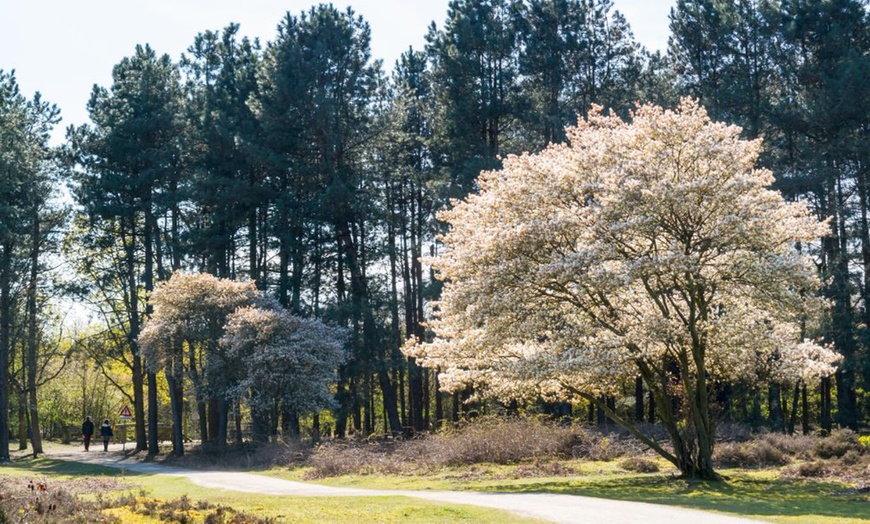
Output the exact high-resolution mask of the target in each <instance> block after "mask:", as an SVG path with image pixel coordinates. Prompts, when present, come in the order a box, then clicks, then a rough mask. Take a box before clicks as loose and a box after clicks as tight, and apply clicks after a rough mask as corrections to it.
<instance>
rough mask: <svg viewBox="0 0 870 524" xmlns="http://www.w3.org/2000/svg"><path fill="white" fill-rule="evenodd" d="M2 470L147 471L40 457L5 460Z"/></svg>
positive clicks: (104, 474) (102, 474) (99, 474)
mask: <svg viewBox="0 0 870 524" xmlns="http://www.w3.org/2000/svg"><path fill="white" fill-rule="evenodd" d="M119 460H120V458H119ZM4 470H6V472H9V471H10V470H17V471H18V472H19V473H27V474H33V475H46V476H49V475H50V476H66V477H83V476H88V477H120V476H125V477H132V476H138V475H147V473H139V472H136V471H131V470H129V469H126V468H118V467H110V466H102V465H99V464H87V463H82V462H72V461H66V460H57V459H51V458H42V457H40V458H32V457H28V458H22V459H18V460H15V461H13V462H7V463H5V464H0V474H3V473H4Z"/></svg>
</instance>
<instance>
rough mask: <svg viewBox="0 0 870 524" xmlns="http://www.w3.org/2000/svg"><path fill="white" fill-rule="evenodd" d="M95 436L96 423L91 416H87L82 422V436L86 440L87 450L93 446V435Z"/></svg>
mask: <svg viewBox="0 0 870 524" xmlns="http://www.w3.org/2000/svg"><path fill="white" fill-rule="evenodd" d="M93 436H94V423H93V422H91V417H85V422H84V423H83V424H82V438H83V439H84V441H85V451H88V450H89V448H90V447H91V437H93Z"/></svg>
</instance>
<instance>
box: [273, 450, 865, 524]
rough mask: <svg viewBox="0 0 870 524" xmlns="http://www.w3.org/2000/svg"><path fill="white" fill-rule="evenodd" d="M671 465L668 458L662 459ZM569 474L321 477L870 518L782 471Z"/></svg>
mask: <svg viewBox="0 0 870 524" xmlns="http://www.w3.org/2000/svg"><path fill="white" fill-rule="evenodd" d="M659 465H660V466H661V467H663V469H664V467H665V463H664V462H662V463H660V464H659ZM567 466H568V467H572V468H573V469H575V470H576V472H577V473H576V474H574V475H571V476H567V477H565V476H552V477H546V476H545V477H525V478H514V477H518V476H519V474H518V473H517V471H516V470H517V468H518V467H522V466H503V465H496V464H484V465H477V466H470V467H463V468H449V469H445V470H443V471H440V472H438V473H432V474H426V475H345V476H340V477H332V478H326V479H320V480H318V481H317V482H318V483H319V484H325V485H330V486H341V487H357V488H371V489H408V490H475V491H492V492H503V493H557V494H564V495H581V496H587V497H599V498H606V499H614V500H630V501H636V502H648V503H653V504H665V505H670V506H680V507H685V508H692V509H700V510H708V511H715V512H720V513H728V514H732V515H739V516H743V517H748V518H753V519H758V520H764V521H769V522H777V523H783V524H789V523H797V522H800V523H818V524H834V523H837V524H841V523H842V524H857V523H868V522H870V504H868V502H870V496H868V494H867V493H863V492H859V491H858V490H855V489H853V488H851V487H850V486H848V485H846V484H843V483H840V482H833V481H818V480H800V479H798V480H792V479H783V478H782V476H781V469H779V468H769V469H763V470H752V471H749V470H736V469H730V470H729V469H726V470H722V473H723V474H724V475H725V476H726V478H727V480H726V481H725V482H702V481H686V480H681V479H678V478H676V477H675V475H676V471H675V470H673V469H669V470H665V471H664V472H661V473H649V474H641V473H627V472H625V471H623V470H621V468H620V467H619V465H618V463H616V462H583V461H572V462H568V464H567ZM270 474H271V475H274V476H278V477H282V478H288V479H293V480H299V479H300V478H302V477H304V474H305V471H304V470H298V469H297V470H283V471H282V470H273V471H271V472H270Z"/></svg>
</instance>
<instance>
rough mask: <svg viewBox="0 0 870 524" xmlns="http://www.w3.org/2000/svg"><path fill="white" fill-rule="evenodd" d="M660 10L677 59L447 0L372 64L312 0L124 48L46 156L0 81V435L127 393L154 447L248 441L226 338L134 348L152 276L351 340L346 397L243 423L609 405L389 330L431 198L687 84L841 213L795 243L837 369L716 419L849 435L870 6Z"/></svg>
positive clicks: (865, 258) (862, 348)
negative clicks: (560, 397) (257, 32)
mask: <svg viewBox="0 0 870 524" xmlns="http://www.w3.org/2000/svg"><path fill="white" fill-rule="evenodd" d="M670 20H671V22H670V29H671V32H672V36H671V38H670V41H669V47H668V50H667V53H664V54H662V53H659V52H655V53H651V52H649V51H648V50H646V49H644V48H643V47H642V46H641V45H639V44H638V43H637V42H636V41H635V40H634V38H633V35H632V31H631V28H630V27H629V25H628V23H627V22H626V20H625V19H624V18H623V17H622V15H620V14H619V13H618V12H617V11H616V10H614V8H613V6H612V2H611V1H610V0H522V1H521V0H453V1H452V2H451V3H450V6H449V9H448V12H447V13H446V16H445V19H444V20H442V21H436V22H437V23H433V24H432V26H431V27H430V29H429V32H428V34H427V36H426V42H427V43H426V46H425V49H422V50H413V49H409V50H408V51H407V52H406V53H405V54H403V55H402V57H401V58H400V60H399V61H398V62H397V63H396V64H382V63H381V62H380V61H379V60H377V59H376V57H372V56H371V54H370V49H369V39H370V33H369V27H368V25H367V24H366V22H365V20H363V19H362V18H360V17H359V16H358V15H356V14H355V13H354V12H353V11H352V10H351V9H345V10H341V9H339V8H336V7H333V6H332V5H319V6H316V7H312V8H311V9H310V10H309V11H306V12H303V13H288V14H287V16H286V17H285V18H284V19H283V20H281V21H277V22H279V23H278V30H277V34H276V35H275V36H274V38H273V39H272V40H270V41H268V42H259V41H256V40H250V39H248V38H245V37H244V36H243V34H242V32H241V31H243V28H240V27H239V26H238V25H235V24H230V25H228V26H227V27H226V28H224V29H220V30H209V31H204V32H203V33H200V34H199V35H195V36H192V38H191V45H190V47H189V49H188V51H187V52H186V53H185V54H184V55H183V56H181V57H175V58H173V57H169V56H167V55H162V54H160V50H155V49H151V48H150V47H149V46H148V45H147V44H143V45H142V46H139V47H137V48H136V49H135V50H131V51H132V54H131V55H130V56H128V57H127V58H125V59H123V60H122V61H121V62H120V63H118V64H117V65H116V66H115V67H114V69H113V72H112V78H113V82H112V84H111V85H108V86H95V87H94V89H93V92H92V95H91V98H90V101H89V102H88V110H89V112H90V118H91V122H90V123H88V124H86V125H83V126H81V127H70V128H68V129H67V134H66V141H65V143H63V144H62V145H61V146H58V147H55V146H53V145H51V143H50V133H51V131H52V129H53V127H54V126H57V125H58V123H59V118H60V115H59V112H58V110H57V109H56V108H55V107H54V106H53V105H51V103H50V102H47V101H45V100H42V99H41V98H39V96H38V95H37V96H34V97H32V98H27V97H25V96H24V95H22V94H21V93H20V92H19V89H18V86H17V82H16V78H15V75H14V72H9V71H6V72H0V195H2V197H0V368H2V369H4V370H5V373H0V460H3V459H8V458H9V447H10V439H17V440H18V443H17V445H19V446H20V447H22V448H24V447H27V446H28V440H29V441H30V442H29V445H30V446H32V449H33V451H34V453H38V452H40V451H41V441H40V439H41V436H42V435H49V436H60V435H61V433H62V432H63V428H64V427H68V426H76V425H78V424H80V423H81V420H82V419H83V417H84V416H85V415H92V416H96V417H99V418H103V417H104V416H109V417H112V415H113V414H114V413H117V409H118V407H119V406H120V405H121V404H129V405H130V406H131V407H133V408H134V415H135V416H134V419H135V423H136V424H135V426H136V428H135V440H136V446H137V448H138V449H142V450H145V449H148V450H149V451H150V452H157V432H158V426H157V424H158V423H159V424H168V423H170V422H171V421H173V420H177V421H181V424H184V425H187V430H186V431H187V433H188V434H189V436H193V437H194V438H198V437H199V436H200V435H201V436H202V438H203V440H206V441H211V442H213V443H214V444H216V445H225V444H226V443H227V442H228V441H231V440H241V439H242V438H243V437H244V434H245V428H247V426H248V424H249V423H250V422H251V413H252V407H251V403H250V398H246V397H244V396H243V395H239V394H235V395H230V394H228V393H227V391H228V390H227V389H226V388H223V389H222V388H221V387H219V385H220V384H221V381H222V380H224V379H225V378H226V377H225V375H226V374H227V373H229V371H228V370H231V371H233V372H241V371H240V369H241V368H236V367H233V365H232V363H231V362H230V361H229V360H228V358H229V357H228V355H227V354H226V353H225V352H223V350H222V349H221V346H220V345H219V344H216V343H214V342H215V341H216V340H218V339H219V338H220V336H218V335H220V333H217V334H215V333H212V336H211V338H207V337H206V338H203V339H202V341H201V343H197V344H188V346H186V347H187V349H188V350H189V351H186V352H185V353H179V355H183V357H179V358H177V359H175V360H174V361H173V362H171V363H169V364H166V362H163V363H160V362H158V361H157V360H155V359H153V358H148V356H147V354H146V352H144V351H143V348H142V347H140V333H142V331H143V328H147V325H148V322H149V319H150V317H151V315H152V312H153V305H152V303H151V298H152V296H153V295H152V293H153V292H154V290H155V288H156V287H157V286H158V283H161V282H166V281H168V280H169V279H170V277H171V276H172V275H173V273H175V272H177V271H182V272H185V273H207V274H210V275H213V276H214V277H218V278H219V279H230V280H234V281H242V282H250V283H253V285H254V287H255V288H256V289H257V290H259V291H260V292H261V296H262V297H267V298H270V299H272V300H274V301H277V303H279V304H280V306H282V307H283V308H284V309H286V310H287V311H289V312H290V313H292V314H293V315H294V318H297V317H303V318H311V319H320V320H322V321H323V322H325V323H326V324H331V325H333V326H342V327H343V328H345V329H346V331H347V336H346V340H347V341H346V344H345V348H346V351H347V358H346V359H345V360H343V363H342V364H341V365H340V366H339V367H338V369H337V374H336V376H335V379H334V381H332V383H331V384H330V385H329V387H330V388H331V392H332V395H331V397H332V398H331V399H325V400H324V402H321V403H305V402H302V403H296V402H292V401H291V400H290V397H288V396H284V397H280V396H279V397H276V398H275V399H274V400H273V401H272V402H271V403H270V405H269V406H268V409H266V408H263V407H262V406H261V407H259V408H258V409H259V411H258V412H259V414H260V416H258V417H254V418H255V419H257V420H255V421H254V422H256V424H254V425H255V426H256V427H255V435H254V436H255V438H260V439H262V438H269V435H270V434H275V433H278V432H281V433H282V434H284V435H305V436H306V437H307V438H319V437H320V436H322V435H332V436H334V437H335V438H343V437H345V436H347V435H350V434H357V435H360V434H361V435H371V434H392V435H396V436H398V435H410V434H412V433H414V432H419V431H425V430H430V429H434V428H437V427H439V426H441V425H442V424H444V423H446V422H449V421H456V420H459V419H460V418H463V417H470V416H474V415H476V414H480V413H489V412H516V411H533V412H544V413H548V414H552V415H554V416H572V417H574V418H575V419H576V420H578V421H580V420H584V421H585V420H588V421H590V422H598V423H605V422H606V421H605V419H606V417H605V416H604V413H603V411H602V410H600V409H598V410H595V409H593V408H592V404H589V403H586V402H583V401H581V402H578V403H576V404H574V405H566V404H550V403H546V402H522V403H510V404H499V403H495V402H479V401H478V402H466V400H467V399H468V398H469V396H470V395H472V393H473V392H472V391H470V390H465V391H459V392H455V393H444V392H440V391H439V389H440V388H439V383H438V377H437V371H438V370H436V369H426V368H422V367H420V366H418V365H417V364H416V363H415V360H414V359H413V358H409V357H406V356H405V355H404V354H403V353H402V352H401V348H402V346H403V344H404V343H405V341H406V340H407V339H408V338H412V337H417V338H419V339H426V338H427V337H429V336H431V334H430V333H428V332H427V327H426V321H427V320H429V319H430V318H431V312H432V307H433V305H432V304H433V301H435V300H437V299H438V297H439V293H440V283H439V281H438V280H437V279H436V278H435V275H434V274H433V270H431V269H430V266H429V264H428V263H427V262H426V259H425V257H429V256H433V255H437V254H438V250H439V242H438V240H437V237H438V235H439V234H440V233H443V232H444V229H445V226H444V224H442V223H441V222H439V220H438V219H437V217H436V212H438V211H439V210H442V209H445V208H447V207H449V206H450V203H451V199H461V198H463V197H465V196H466V195H468V194H470V193H473V192H475V191H476V187H475V183H476V182H475V181H476V178H477V176H478V174H479V173H480V172H481V170H490V169H496V168H499V167H500V165H501V159H502V158H504V157H505V156H507V155H510V154H514V153H521V152H526V151H528V152H536V151H540V150H541V149H543V148H544V147H545V146H546V145H547V144H549V143H551V142H559V141H563V140H564V139H565V134H564V129H565V127H566V126H568V125H571V124H574V123H576V122H577V118H578V116H579V118H583V117H584V116H586V115H588V114H589V113H588V112H589V110H590V107H591V106H592V104H597V105H600V106H603V107H604V108H605V110H607V111H612V112H614V113H616V114H618V115H621V116H623V117H626V118H630V112H631V110H632V108H633V107H634V104H635V103H636V102H647V101H650V102H654V103H656V104H659V105H662V106H665V107H673V106H675V105H676V104H677V103H678V100H679V99H680V97H681V96H691V97H694V98H696V99H697V100H698V101H699V102H700V104H701V105H703V106H704V107H705V108H706V109H707V111H708V112H709V114H710V116H711V117H712V118H713V119H714V120H719V121H725V122H729V123H733V124H736V125H739V126H741V127H742V128H743V136H744V137H746V138H758V137H761V138H763V140H764V152H763V154H762V157H761V163H762V165H763V166H764V167H767V168H769V169H771V170H772V171H773V172H774V174H775V176H776V178H777V187H778V189H780V190H781V191H782V192H783V194H784V195H785V196H786V198H788V199H789V200H795V201H804V202H807V203H808V204H809V205H810V206H811V208H812V209H813V211H814V213H815V214H816V215H817V217H818V218H819V219H825V220H828V221H829V224H830V231H831V233H830V234H829V235H828V236H825V237H823V238H820V239H819V240H818V241H817V242H813V243H809V244H807V245H804V246H801V249H803V250H806V251H807V252H809V253H811V254H812V256H813V257H814V258H815V261H816V264H817V267H818V271H819V273H820V276H821V278H822V282H823V286H822V289H823V291H822V292H823V295H824V297H826V298H827V299H828V300H829V303H830V309H829V311H828V314H827V316H826V318H825V319H824V321H823V322H822V327H821V328H820V331H819V332H817V333H816V332H812V333H807V336H808V337H814V338H818V339H820V340H822V341H824V342H827V343H829V344H831V345H832V346H833V347H834V348H835V349H836V350H837V351H838V352H839V353H840V354H841V355H842V356H843V361H842V363H841V364H840V366H839V368H838V371H837V373H836V375H834V376H833V377H831V378H824V379H821V380H820V381H817V382H816V383H798V384H788V385H786V384H779V383H777V382H776V381H775V380H768V381H762V382H752V383H735V384H720V385H718V386H717V387H715V388H713V393H712V394H713V395H715V404H716V406H717V420H719V421H731V422H738V423H746V424H750V425H752V426H753V427H767V428H769V429H773V430H777V431H787V432H794V431H803V432H810V431H815V430H821V431H829V430H831V429H832V428H834V427H835V426H840V427H849V428H853V429H854V428H858V427H860V426H861V425H862V424H864V423H865V421H866V420H867V417H868V415H870V413H868V408H870V403H868V399H867V396H866V393H865V390H866V388H867V381H868V379H870V356H868V351H867V350H868V345H870V332H868V325H870V302H868V300H870V219H868V208H870V202H868V199H870V196H868V195H870V149H868V147H870V146H868V144H870V142H868V140H867V136H866V134H867V132H868V129H870V127H868V126H870V81H868V80H870V25H868V24H870V17H868V12H867V9H866V7H865V2H863V1H861V0H800V1H797V0H794V1H793V0H735V1H734V2H720V1H717V0H678V1H677V3H676V6H675V7H674V9H673V11H672V13H671V17H670ZM10 65H14V64H10ZM70 303H81V304H86V305H87V307H88V308H90V309H91V310H92V311H93V312H94V314H93V315H92V317H91V318H92V325H90V326H88V327H87V328H81V327H80V328H77V329H73V328H71V327H70V326H69V323H64V313H65V311H64V309H65V308H68V307H69V306H68V304H70ZM194 303H195V302H194ZM58 304H66V305H65V306H59V305H58ZM209 341H211V342H209ZM179 351H181V350H179ZM339 361H342V360H341V359H336V360H335V362H339ZM250 373H252V371H250ZM245 378H246V377H238V380H239V381H242V382H239V383H246V384H257V383H256V382H244V380H243V379H245ZM258 380H259V379H258ZM264 380H266V378H264ZM285 382H286V381H284V382H260V384H263V383H267V384H269V386H268V387H278V388H280V387H284V386H286V384H285ZM169 384H172V386H171V387H170V385H169ZM287 387H290V386H287ZM176 388H177V389H176ZM647 393H648V392H647V391H645V388H644V384H643V381H641V380H640V379H638V380H637V381H631V382H629V383H626V384H625V385H624V388H623V394H622V395H621V396H613V397H611V398H608V399H606V403H607V405H609V406H611V407H612V409H615V410H616V411H617V412H619V413H622V414H623V416H625V417H632V418H636V419H637V420H644V419H646V420H648V421H650V422H654V421H655V420H656V413H655V410H654V409H651V406H652V404H651V403H650V402H648V395H647ZM171 398H175V399H176V400H171ZM182 399H183V401H182ZM327 401H328V402H327ZM173 406H174V407H175V408H178V409H179V411H180V409H181V406H183V409H184V415H183V417H184V418H181V415H180V413H173V412H172V410H173V409H174V408H173ZM194 428H199V430H195V429H194ZM198 432H199V434H197V433H198ZM149 436H150V437H151V438H150V439H149V438H148V437H149ZM176 451H180V450H179V449H176Z"/></svg>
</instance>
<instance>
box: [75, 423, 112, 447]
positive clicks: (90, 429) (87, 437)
mask: <svg viewBox="0 0 870 524" xmlns="http://www.w3.org/2000/svg"><path fill="white" fill-rule="evenodd" d="M114 435H115V432H114V431H112V425H111V424H109V419H106V420H104V421H103V423H102V424H101V425H100V436H101V437H102V438H103V451H109V440H110V439H111V438H112V437H113V436H114ZM93 436H94V423H93V422H91V417H85V422H84V424H82V437H84V441H85V451H89V450H90V447H91V437H93Z"/></svg>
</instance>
